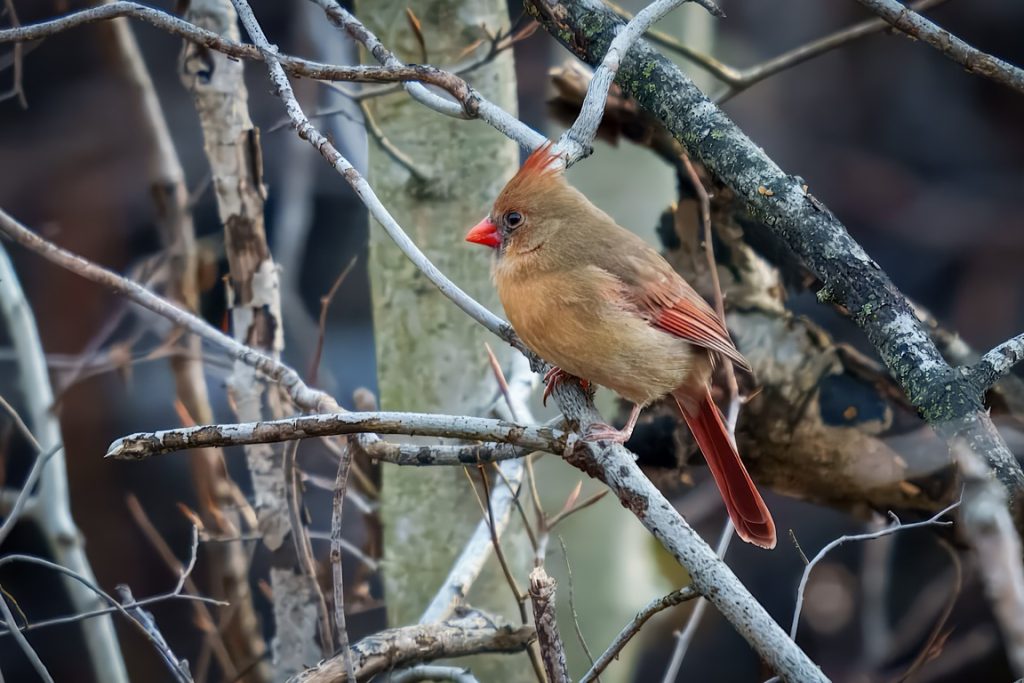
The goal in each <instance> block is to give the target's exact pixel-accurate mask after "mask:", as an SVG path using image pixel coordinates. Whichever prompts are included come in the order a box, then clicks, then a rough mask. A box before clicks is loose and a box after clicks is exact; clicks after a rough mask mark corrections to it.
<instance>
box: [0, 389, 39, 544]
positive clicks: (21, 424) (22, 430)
mask: <svg viewBox="0 0 1024 683" xmlns="http://www.w3.org/2000/svg"><path fill="white" fill-rule="evenodd" d="M0 407H2V408H3V410H4V412H5V413H7V415H8V417H10V418H11V422H13V423H14V427H15V429H17V430H18V433H19V434H21V436H22V438H24V439H25V441H28V443H29V445H30V446H32V448H33V449H34V450H35V452H36V453H37V454H38V453H42V452H43V447H42V446H40V445H39V441H37V440H36V436H35V434H33V433H32V430H31V429H29V428H28V425H27V424H25V421H24V420H22V419H21V415H19V414H18V411H17V410H15V409H14V406H12V405H11V404H10V403H9V402H8V401H7V399H6V398H4V397H3V396H0ZM2 542H3V535H0V543H2Z"/></svg>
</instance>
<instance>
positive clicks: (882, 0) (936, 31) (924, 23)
mask: <svg viewBox="0 0 1024 683" xmlns="http://www.w3.org/2000/svg"><path fill="white" fill-rule="evenodd" d="M857 2H859V3H860V4H862V5H864V7H866V8H868V9H869V10H871V11H872V12H874V13H875V14H877V15H878V16H880V17H882V18H883V19H885V20H886V21H887V22H889V23H890V24H892V26H893V27H895V28H897V29H899V30H900V31H903V32H904V33H906V34H907V35H908V36H910V37H911V38H915V39H917V40H922V41H924V42H926V43H928V44H929V45H931V46H932V47H934V48H935V49H937V50H938V51H939V52H941V53H942V54H944V55H946V56H947V57H949V58H950V59H952V60H953V61H954V62H957V63H958V64H960V65H962V66H963V67H964V68H965V69H967V70H968V71H970V72H971V73H975V74H979V75H981V76H985V77H986V78H990V79H992V80H993V81H996V82H997V83H1002V84H1003V85H1006V86H1008V87H1010V88H1013V89H1014V90H1016V91H1018V92H1022V93H1024V70H1022V69H1020V68H1018V67H1016V66H1014V65H1013V64H1010V63H1009V62H1004V61H1003V60H1001V59H998V58H997V57H993V56H992V55H989V54H986V53H984V52H981V51H980V50H978V49H977V48H975V47H972V46H970V45H968V44H967V43H965V42H964V41H962V40H960V39H959V38H957V37H956V36H955V35H953V34H952V33H950V32H949V31H947V30H945V29H943V28H942V27H940V26H937V25H936V24H935V23H933V22H931V21H929V20H927V19H925V18H924V17H922V16H921V15H920V14H918V13H917V12H914V11H913V10H911V9H909V8H908V7H905V6H904V5H902V4H901V3H899V2H897V0H857Z"/></svg>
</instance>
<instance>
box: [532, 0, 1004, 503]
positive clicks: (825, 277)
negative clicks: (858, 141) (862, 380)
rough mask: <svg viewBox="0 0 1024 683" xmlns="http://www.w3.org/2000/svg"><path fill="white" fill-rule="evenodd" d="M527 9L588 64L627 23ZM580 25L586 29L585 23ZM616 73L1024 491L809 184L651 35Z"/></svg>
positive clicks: (991, 431)
mask: <svg viewBox="0 0 1024 683" xmlns="http://www.w3.org/2000/svg"><path fill="white" fill-rule="evenodd" d="M527 8H528V10H529V11H530V12H531V13H533V14H534V15H535V16H536V17H537V18H538V19H539V20H540V21H541V22H542V24H543V25H544V26H545V28H546V29H547V30H548V31H549V32H551V33H552V34H553V35H555V36H557V37H558V38H559V39H560V40H562V41H563V42H564V43H565V44H566V46H567V47H568V48H569V49H571V50H572V51H573V52H575V53H576V54H577V55H578V56H579V57H581V58H582V59H584V60H585V61H587V62H588V63H590V64H597V63H599V62H600V60H601V59H602V57H603V55H604V54H605V52H606V51H607V48H608V46H609V44H610V43H611V41H612V39H613V38H614V36H615V35H616V32H617V31H618V30H619V28H618V27H619V26H621V19H620V18H619V17H618V16H617V15H615V13H614V12H612V11H611V10H609V9H607V8H606V7H604V5H602V4H601V3H599V2H597V0H572V1H567V2H560V3H558V4H557V5H555V6H554V7H552V6H550V5H549V3H548V2H546V0H532V1H531V2H528V3H527ZM582 26H586V27H587V30H586V31H582V30H580V27H582ZM618 82H619V84H620V85H621V86H622V87H623V89H624V90H625V91H626V92H628V93H629V94H631V95H632V96H633V97H634V98H636V100H637V102H638V103H639V104H640V105H641V106H642V107H644V108H645V109H646V110H648V111H649V112H652V113H653V114H654V115H656V116H657V117H658V118H659V119H660V120H662V121H663V122H664V124H665V126H666V127H667V128H668V130H669V131H670V132H671V133H672V134H673V136H674V137H676V139H678V140H679V142H680V143H682V144H683V146H684V147H685V148H686V149H687V151H688V152H689V153H690V155H691V156H692V157H694V158H696V159H699V160H700V161H701V162H702V163H703V164H704V166H705V167H706V168H707V169H708V170H709V171H711V172H712V173H713V174H714V175H716V176H717V177H718V178H720V179H721V180H722V181H723V182H724V183H725V184H726V185H728V186H729V187H730V188H732V190H733V191H734V192H735V193H736V194H737V196H738V197H739V198H741V199H742V200H743V201H745V202H746V204H747V208H748V210H749V212H750V213H751V214H752V215H753V216H754V217H755V218H756V219H758V220H759V221H760V222H761V223H763V224H764V225H766V226H767V227H768V229H770V230H771V231H772V232H773V233H774V234H775V235H777V236H778V237H779V238H780V239H782V240H783V241H784V242H785V243H786V244H788V245H789V246H790V248H791V249H792V250H793V251H794V253H796V254H797V255H798V256H799V257H800V258H801V259H802V260H803V261H804V263H805V264H806V265H807V266H808V268H810V270H811V271H812V272H813V273H814V274H815V275H817V276H818V278H819V279H820V280H821V281H822V282H823V283H824V286H823V288H822V290H821V291H820V292H819V293H818V296H819V299H821V300H822V301H830V302H835V303H839V304H842V305H843V306H845V307H846V308H847V309H848V310H850V312H851V314H852V316H853V318H854V320H855V321H856V322H857V324H858V325H860V326H861V328H862V329H863V330H864V332H865V334H866V335H867V337H868V340H869V341H870V342H871V343H872V345H873V346H874V347H875V349H876V350H877V352H878V354H879V355H880V356H881V358H882V361H883V362H884V363H885V365H886V367H887V368H888V369H889V371H890V373H891V374H892V375H893V377H894V378H895V379H896V381H897V382H898V383H899V385H900V386H901V387H902V388H903V389H904V391H905V392H906V394H907V397H908V399H909V400H910V402H911V403H912V404H913V405H914V406H915V407H916V408H917V409H918V410H919V411H920V412H921V414H922V415H923V416H924V417H925V419H926V420H928V422H929V423H930V424H931V425H932V426H933V427H934V428H935V429H936V431H938V433H939V434H940V435H942V436H943V437H944V438H945V439H946V440H947V442H953V441H954V440H960V439H963V440H965V441H966V442H968V443H969V444H970V446H971V448H972V449H973V450H975V451H976V452H977V453H979V454H981V455H982V456H983V457H984V458H985V459H986V460H987V461H988V462H989V464H990V465H991V466H992V467H993V469H994V470H995V472H996V474H997V476H998V477H999V479H1000V481H1001V482H1002V483H1003V484H1004V485H1005V486H1006V487H1007V489H1008V491H1009V493H1010V497H1011V501H1013V500H1015V499H1016V497H1017V496H1019V495H1020V493H1021V492H1022V491H1024V472H1022V471H1021V468H1020V466H1019V464H1018V463H1017V461H1016V459H1015V458H1014V457H1013V455H1012V453H1010V451H1009V449H1008V448H1007V447H1006V444H1005V443H1004V442H1003V440H1002V438H1001V437H1000V436H999V434H998V433H997V432H996V430H995V428H994V427H993V426H992V422H991V420H990V419H989V417H988V415H987V414H986V413H985V412H984V411H983V409H982V405H981V395H980V392H978V391H976V390H975V389H974V387H972V386H971V385H970V384H969V383H967V382H966V381H964V379H963V378H962V376H961V375H960V373H958V372H957V371H956V370H954V369H953V368H951V367H950V366H949V365H948V364H947V363H946V362H945V361H944V360H943V358H942V356H941V355H940V354H939V352H938V350H937V349H936V348H935V345H934V343H933V342H932V340H931V337H930V336H929V334H928V330H927V329H926V328H925V326H924V325H923V324H922V323H921V322H920V320H919V319H918V318H917V316H916V315H915V314H914V311H913V309H912V308H911V306H910V305H909V303H908V302H907V300H906V298H905V297H904V296H903V294H902V293H901V292H900V291H899V290H898V289H897V288H896V286H895V285H894V284H893V283H892V281H891V280H890V279H889V277H888V276H887V275H886V274H885V273H884V272H883V271H882V269H881V268H879V266H878V264H877V263H875V262H874V261H873V260H872V259H871V258H870V257H869V256H868V255H867V254H866V253H865V252H864V250H863V249H862V248H861V246H860V245H859V244H857V242H856V241H854V240H853V238H851V237H850V235H849V234H848V233H847V231H846V228H845V227H844V226H843V225H842V223H840V222H839V221H838V219H837V218H836V217H835V216H834V215H833V214H832V212H831V211H829V210H828V209H827V208H826V207H825V206H824V205H823V204H822V203H821V202H820V201H819V200H817V199H816V198H815V197H813V196H812V195H811V194H810V193H808V192H807V190H806V187H805V183H804V181H803V179H802V178H799V177H798V176H792V175H788V174H786V173H784V172H783V171H782V169H780V168H779V167H778V165H776V164H775V162H774V161H772V160H771V159H770V158H769V157H768V156H767V155H766V154H765V153H764V151H763V150H761V148H760V147H758V146H757V145H756V144H754V143H753V142H752V141H751V140H750V139H749V138H748V137H747V136H746V135H745V134H744V133H743V132H742V131H741V130H739V128H737V127H736V125H735V124H734V123H733V122H732V121H731V120H729V118H728V117H727V116H726V115H725V114H724V113H723V112H722V111H721V110H720V109H719V108H718V107H716V106H715V105H714V104H713V103H711V102H710V101H709V100H708V99H707V97H705V96H704V94H703V93H702V92H701V91H700V90H699V89H698V88H697V87H696V86H695V85H694V84H693V83H692V82H691V81H690V80H689V79H688V78H687V77H686V76H685V75H684V74H683V73H682V72H681V71H680V70H679V69H678V68H677V67H676V66H675V65H674V64H672V63H671V62H670V61H668V60H667V59H666V58H665V57H663V56H662V55H660V54H659V53H658V52H657V51H655V50H653V49H652V48H651V47H650V46H649V45H647V44H646V43H645V42H643V41H641V42H639V43H637V45H636V46H635V47H634V48H633V50H631V51H630V53H629V54H628V55H627V56H626V58H625V60H624V61H623V63H622V66H621V68H620V70H619V75H618ZM652 86H654V87H652Z"/></svg>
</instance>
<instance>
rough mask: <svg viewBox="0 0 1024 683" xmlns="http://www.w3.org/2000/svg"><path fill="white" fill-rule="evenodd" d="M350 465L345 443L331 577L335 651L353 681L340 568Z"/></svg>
mask: <svg viewBox="0 0 1024 683" xmlns="http://www.w3.org/2000/svg"><path fill="white" fill-rule="evenodd" d="M351 466H352V444H349V443H345V444H343V445H342V448H341V457H339V458H338V474H337V477H336V478H335V480H334V495H333V496H332V501H331V577H332V579H333V580H332V585H333V587H334V628H335V631H336V637H337V639H338V648H340V649H341V656H342V659H343V661H344V662H345V672H346V673H347V674H348V677H349V680H353V681H354V680H355V679H356V668H355V662H354V660H353V659H352V651H351V648H350V647H349V642H348V628H347V626H346V624H345V581H344V572H343V571H342V566H341V546H342V541H343V540H344V539H342V536H341V529H342V514H343V512H344V509H345V491H346V490H347V489H348V472H349V469H350V467H351Z"/></svg>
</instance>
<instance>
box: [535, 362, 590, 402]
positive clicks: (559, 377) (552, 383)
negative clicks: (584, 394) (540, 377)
mask: <svg viewBox="0 0 1024 683" xmlns="http://www.w3.org/2000/svg"><path fill="white" fill-rule="evenodd" d="M573 380H575V381H577V382H579V383H580V386H582V387H583V390H584V391H586V390H587V389H589V388H590V381H589V380H585V379H580V378H579V377H576V376H575V375H570V374H569V373H568V372H566V371H565V370H563V369H562V368H559V367H553V368H551V369H550V370H548V371H547V372H546V373H545V374H544V395H543V396H542V397H541V405H544V406H546V405H547V404H548V396H550V395H551V392H552V391H554V390H555V387H557V386H558V385H559V384H561V383H562V382H569V381H573Z"/></svg>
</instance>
